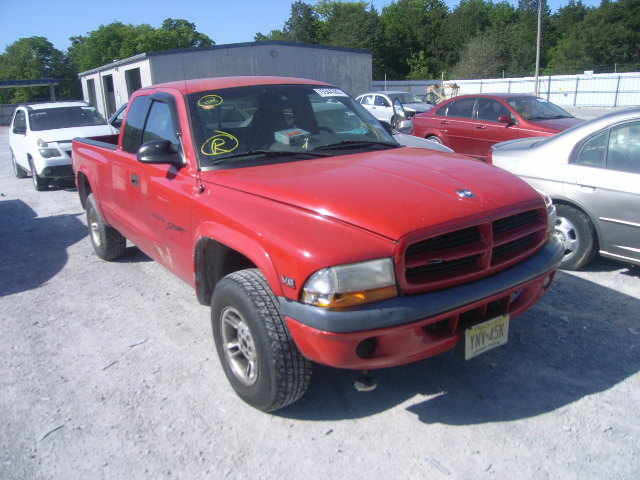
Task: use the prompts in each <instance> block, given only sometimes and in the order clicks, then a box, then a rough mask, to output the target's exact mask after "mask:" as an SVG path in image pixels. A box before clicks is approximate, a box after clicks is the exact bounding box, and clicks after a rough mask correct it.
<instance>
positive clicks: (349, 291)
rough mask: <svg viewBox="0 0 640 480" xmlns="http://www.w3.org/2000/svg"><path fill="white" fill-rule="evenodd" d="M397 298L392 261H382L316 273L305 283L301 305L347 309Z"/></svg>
mask: <svg viewBox="0 0 640 480" xmlns="http://www.w3.org/2000/svg"><path fill="white" fill-rule="evenodd" d="M397 295H398V290H397V289H396V278H395V273H394V269H393V260H392V259H391V258H383V259H379V260H371V261H368V262H361V263H351V264H347V265H339V266H335V267H330V268H323V269H322V270H318V271H317V272H316V273H314V274H313V275H311V277H309V280H307V283H305V285H304V288H303V292H302V302H303V303H306V304H308V305H315V306H317V307H324V308H347V307H352V306H354V305H362V304H365V303H371V302H376V301H379V300H385V299H388V298H393V297H395V296H397Z"/></svg>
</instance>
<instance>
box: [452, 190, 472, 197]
mask: <svg viewBox="0 0 640 480" xmlns="http://www.w3.org/2000/svg"><path fill="white" fill-rule="evenodd" d="M456 194H457V195H458V196H459V197H460V198H475V197H476V194H475V193H473V192H472V191H471V190H456Z"/></svg>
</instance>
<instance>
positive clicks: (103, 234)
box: [86, 193, 127, 260]
mask: <svg viewBox="0 0 640 480" xmlns="http://www.w3.org/2000/svg"><path fill="white" fill-rule="evenodd" d="M86 206H87V225H89V238H91V244H92V245H93V251H94V252H96V255H98V257H100V258H101V259H103V260H113V259H115V258H118V257H121V256H122V255H124V252H125V251H126V249H127V239H126V238H124V237H123V236H122V234H121V233H120V232H118V231H117V230H116V229H115V228H113V227H110V226H109V225H107V224H106V223H104V220H103V219H102V217H101V216H100V212H99V211H98V207H97V205H96V199H95V197H94V196H93V193H91V194H89V196H88V197H87V202H86Z"/></svg>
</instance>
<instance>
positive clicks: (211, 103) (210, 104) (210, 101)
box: [198, 95, 224, 110]
mask: <svg viewBox="0 0 640 480" xmlns="http://www.w3.org/2000/svg"><path fill="white" fill-rule="evenodd" d="M222 102H224V100H223V99H222V97H220V96H218V95H205V96H204V97H202V98H201V99H200V100H198V106H199V107H200V108H203V109H204V110H212V109H214V108H216V107H217V106H218V105H220V104H221V103H222Z"/></svg>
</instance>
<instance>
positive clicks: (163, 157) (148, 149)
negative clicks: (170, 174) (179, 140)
mask: <svg viewBox="0 0 640 480" xmlns="http://www.w3.org/2000/svg"><path fill="white" fill-rule="evenodd" d="M136 156H137V157H138V161H139V162H142V163H151V164H168V165H175V166H176V167H182V166H184V160H183V159H182V155H181V154H180V152H179V151H178V149H177V148H176V147H175V145H173V144H172V143H171V142H170V141H169V140H153V141H151V142H146V143H143V144H142V145H141V146H140V148H139V149H138V152H137V153H136Z"/></svg>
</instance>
